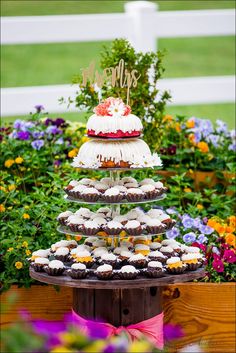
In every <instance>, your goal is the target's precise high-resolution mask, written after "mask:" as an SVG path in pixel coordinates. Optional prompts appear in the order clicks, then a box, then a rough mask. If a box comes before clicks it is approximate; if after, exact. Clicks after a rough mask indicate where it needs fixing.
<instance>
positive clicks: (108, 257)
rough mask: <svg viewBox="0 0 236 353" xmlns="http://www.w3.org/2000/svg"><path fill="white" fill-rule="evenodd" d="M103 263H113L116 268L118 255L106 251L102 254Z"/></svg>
mask: <svg viewBox="0 0 236 353" xmlns="http://www.w3.org/2000/svg"><path fill="white" fill-rule="evenodd" d="M101 263H102V264H108V265H111V266H112V267H113V268H114V267H115V266H116V264H117V257H116V255H115V254H112V253H104V254H102V255H101Z"/></svg>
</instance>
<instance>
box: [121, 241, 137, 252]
mask: <svg viewBox="0 0 236 353" xmlns="http://www.w3.org/2000/svg"><path fill="white" fill-rule="evenodd" d="M120 246H121V247H122V248H127V249H129V250H131V249H133V247H134V245H133V243H132V242H131V241H128V240H121V241H120Z"/></svg>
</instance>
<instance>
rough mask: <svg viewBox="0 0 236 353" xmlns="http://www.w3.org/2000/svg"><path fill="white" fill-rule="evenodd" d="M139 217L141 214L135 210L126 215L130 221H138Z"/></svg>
mask: <svg viewBox="0 0 236 353" xmlns="http://www.w3.org/2000/svg"><path fill="white" fill-rule="evenodd" d="M138 216H140V213H139V212H138V210H137V209H133V210H131V211H129V212H128V213H127V214H126V218H127V219H128V221H132V220H137V218H138Z"/></svg>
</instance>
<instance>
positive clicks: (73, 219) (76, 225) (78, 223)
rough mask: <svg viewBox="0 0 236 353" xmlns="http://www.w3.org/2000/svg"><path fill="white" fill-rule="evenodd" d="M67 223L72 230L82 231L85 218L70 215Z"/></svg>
mask: <svg viewBox="0 0 236 353" xmlns="http://www.w3.org/2000/svg"><path fill="white" fill-rule="evenodd" d="M67 225H68V227H69V228H70V230H71V231H72V232H82V230H83V225H84V219H83V218H82V217H79V216H76V215H73V216H70V217H69V218H68V220H67Z"/></svg>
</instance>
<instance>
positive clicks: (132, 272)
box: [119, 265, 139, 280]
mask: <svg viewBox="0 0 236 353" xmlns="http://www.w3.org/2000/svg"><path fill="white" fill-rule="evenodd" d="M138 274H139V271H138V270H137V269H136V268H135V267H134V266H131V265H126V266H122V267H121V269H120V270H119V277H120V278H121V279H125V280H126V279H127V280H129V279H135V278H136V277H137V276H138Z"/></svg>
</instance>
